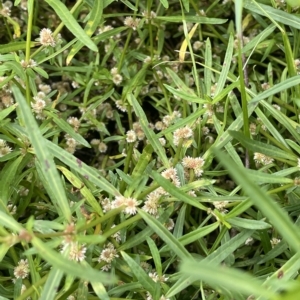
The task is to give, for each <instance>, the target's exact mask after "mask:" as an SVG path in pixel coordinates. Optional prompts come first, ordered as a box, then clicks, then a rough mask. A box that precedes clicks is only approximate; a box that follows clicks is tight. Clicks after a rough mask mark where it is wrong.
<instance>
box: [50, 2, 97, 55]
mask: <svg viewBox="0 0 300 300" xmlns="http://www.w3.org/2000/svg"><path fill="white" fill-rule="evenodd" d="M45 1H46V2H47V3H48V4H49V5H50V6H51V7H52V8H53V9H54V11H55V12H56V14H57V15H58V17H59V18H60V19H61V20H62V22H63V23H64V25H65V26H66V27H67V28H68V29H69V30H70V32H71V33H72V34H74V36H76V37H77V38H78V40H79V41H81V42H82V43H84V45H86V46H87V47H88V48H90V49H91V50H93V51H95V52H98V48H97V46H96V45H95V44H94V42H93V41H92V40H91V38H90V37H89V36H88V35H87V34H86V33H85V32H84V30H83V29H82V28H81V27H80V25H79V24H78V23H77V21H76V19H75V18H74V17H73V15H72V14H71V13H70V11H69V10H68V8H67V7H66V6H65V5H64V4H63V2H61V1H57V0H45Z"/></svg>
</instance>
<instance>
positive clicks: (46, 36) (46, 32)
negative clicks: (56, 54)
mask: <svg viewBox="0 0 300 300" xmlns="http://www.w3.org/2000/svg"><path fill="white" fill-rule="evenodd" d="M39 41H40V43H41V44H42V45H43V46H51V47H55V45H56V42H55V39H54V37H53V35H52V31H51V30H50V29H49V28H43V29H42V30H41V31H40V39H39Z"/></svg>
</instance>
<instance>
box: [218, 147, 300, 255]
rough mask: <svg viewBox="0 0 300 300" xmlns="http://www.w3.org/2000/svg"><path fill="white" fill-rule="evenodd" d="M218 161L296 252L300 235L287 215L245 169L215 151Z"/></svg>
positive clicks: (299, 245) (299, 244)
mask: <svg viewBox="0 0 300 300" xmlns="http://www.w3.org/2000/svg"><path fill="white" fill-rule="evenodd" d="M214 152H215V153H216V155H217V157H218V159H219V161H220V162H221V164H222V165H223V166H224V167H225V168H226V169H227V170H228V171H229V173H230V174H231V176H232V178H233V179H234V180H235V181H236V182H237V183H238V184H240V185H241V186H242V187H243V189H244V190H245V192H246V193H247V194H248V195H251V200H252V202H253V203H254V204H255V205H256V206H257V207H258V208H259V209H260V211H261V212H262V214H263V215H265V216H266V217H267V218H268V219H269V221H270V223H271V224H272V225H273V226H274V228H276V229H277V231H278V232H279V233H280V234H281V236H282V237H283V238H284V239H285V240H286V242H287V243H288V244H289V245H290V247H291V248H293V249H294V250H296V251H297V249H299V247H300V233H299V231H298V230H297V227H295V225H294V224H293V223H292V221H291V219H290V218H289V217H288V215H287V214H286V213H285V212H284V211H283V210H282V209H281V207H280V206H279V205H278V204H277V203H276V202H275V201H274V200H273V199H272V198H271V197H270V196H269V195H268V194H267V193H266V192H264V191H263V190H261V189H260V188H259V187H258V186H257V185H256V184H255V183H254V182H253V181H252V180H251V179H250V178H249V176H248V174H247V172H246V170H245V169H243V168H241V167H240V166H237V165H235V164H234V163H233V161H232V160H231V159H230V158H229V157H228V156H227V155H225V154H224V153H221V152H220V150H217V149H215V150H214Z"/></svg>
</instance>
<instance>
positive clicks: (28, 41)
mask: <svg viewBox="0 0 300 300" xmlns="http://www.w3.org/2000/svg"><path fill="white" fill-rule="evenodd" d="M33 6H34V3H32V5H30V6H29V7H30V8H31V9H30V10H28V23H27V36H26V50H25V61H26V63H27V64H28V63H29V60H30V54H31V47H30V46H31V32H32V23H33ZM30 99H31V96H30V84H29V75H28V74H26V100H27V103H28V105H29V104H30V101H31V100H30Z"/></svg>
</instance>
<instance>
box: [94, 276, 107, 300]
mask: <svg viewBox="0 0 300 300" xmlns="http://www.w3.org/2000/svg"><path fill="white" fill-rule="evenodd" d="M91 285H92V287H93V290H94V292H95V293H96V295H97V296H98V297H99V299H102V300H110V299H111V298H109V296H108V294H107V291H106V289H105V287H104V285H103V284H102V282H100V281H98V280H97V281H91Z"/></svg>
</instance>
